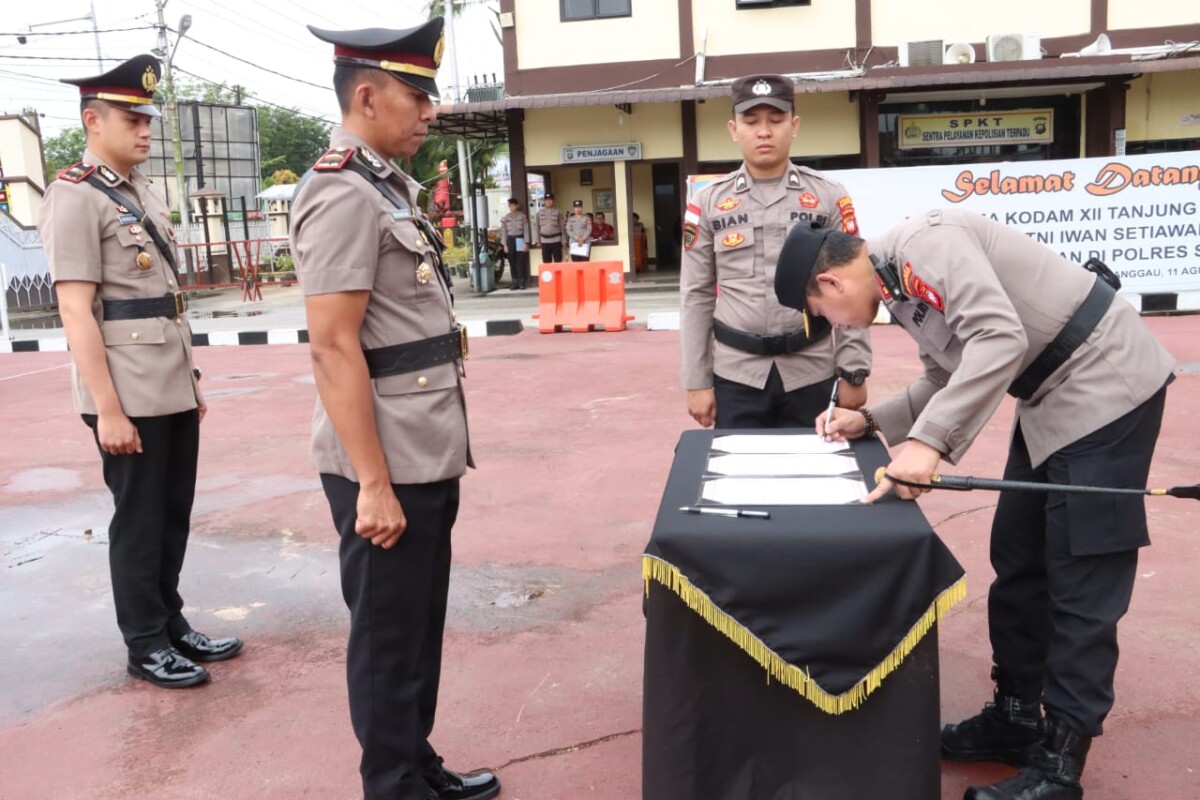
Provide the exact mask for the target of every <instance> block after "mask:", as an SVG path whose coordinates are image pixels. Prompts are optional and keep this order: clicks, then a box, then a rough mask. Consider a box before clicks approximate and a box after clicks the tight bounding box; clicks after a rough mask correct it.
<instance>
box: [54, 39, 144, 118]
mask: <svg viewBox="0 0 1200 800" xmlns="http://www.w3.org/2000/svg"><path fill="white" fill-rule="evenodd" d="M161 77H162V66H161V65H160V64H159V63H158V59H157V58H155V57H154V56H151V55H145V54H143V55H140V56H134V57H133V58H131V59H129V60H128V61H126V62H125V63H123V64H121V65H120V66H117V67H114V68H113V69H110V70H109V71H108V72H106V73H104V74H103V75H96V76H95V77H92V78H63V79H62V83H69V84H71V85H72V86H78V87H79V99H80V100H103V101H104V102H106V103H108V104H110V105H114V106H117V107H118V108H123V109H125V110H126V111H132V112H134V113H135V114H145V115H146V116H147V117H157V116H161V115H160V113H159V111H158V108H157V107H155V105H154V90H155V89H157V88H158V79H159V78H161Z"/></svg>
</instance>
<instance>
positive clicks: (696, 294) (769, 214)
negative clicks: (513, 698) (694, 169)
mask: <svg viewBox="0 0 1200 800" xmlns="http://www.w3.org/2000/svg"><path fill="white" fill-rule="evenodd" d="M795 94H796V87H795V84H794V83H793V82H792V80H791V79H790V78H785V77H783V76H781V75H751V76H749V77H746V78H739V79H738V80H736V81H734V82H733V118H732V119H731V120H729V122H728V127H729V133H730V135H731V136H732V137H733V141H734V142H736V143H737V145H738V148H739V149H740V150H741V151H742V156H743V159H744V161H743V163H742V165H741V167H739V168H738V169H737V170H735V171H734V172H732V173H730V174H729V175H726V176H725V177H723V178H720V179H718V180H716V181H714V182H713V183H711V184H710V185H708V186H706V187H704V188H703V189H701V190H700V191H699V192H698V193H697V194H696V196H695V197H693V198H692V200H691V201H690V202H689V203H688V207H687V214H686V216H685V218H684V226H683V250H684V253H683V266H682V274H681V276H680V349H681V353H682V362H683V369H682V381H683V388H684V389H686V390H687V410H688V413H689V414H690V415H691V416H692V418H693V419H695V420H696V421H697V422H698V423H700V424H701V425H703V426H704V427H706V428H707V427H709V426H711V425H713V424H714V423H715V424H716V426H717V427H718V428H779V427H811V426H812V424H813V420H814V419H815V418H816V416H817V415H818V414H820V413H821V412H822V411H824V410H825V409H826V407H827V405H828V403H829V396H830V393H831V390H832V389H833V388H834V380H835V376H838V377H840V378H841V379H842V380H841V383H840V386H839V388H838V395H839V397H840V398H841V403H842V405H845V406H849V407H851V408H854V407H857V406H859V405H862V404H863V403H864V402H866V398H867V390H866V386H865V382H866V379H867V376H868V375H869V374H870V369H871V349H870V339H869V337H868V334H867V332H866V331H838V332H837V334H836V336H835V335H832V334H831V331H830V328H829V326H828V325H827V324H825V323H823V322H821V321H817V322H816V324H814V325H810V324H809V321H808V320H807V319H806V318H805V317H804V315H803V314H801V313H798V312H795V311H792V310H791V309H787V308H784V307H782V306H781V305H779V302H778V301H777V300H776V299H775V292H774V290H773V288H772V287H773V281H774V276H775V261H776V258H777V256H778V255H779V249H780V248H781V247H782V246H783V240H784V237H785V236H787V232H788V231H789V230H790V229H791V228H792V226H794V225H797V224H806V225H807V224H812V223H816V224H818V225H820V226H823V227H830V228H836V229H839V230H845V231H847V232H849V233H857V232H858V222H857V220H856V219H855V216H854V204H853V203H852V202H851V200H850V196H849V195H848V194H847V192H846V190H845V188H844V187H843V186H842V185H841V184H839V183H837V182H836V181H833V180H830V179H829V178H827V177H825V176H824V175H822V174H821V173H819V172H816V171H814V170H811V169H808V168H807V167H799V166H796V165H794V164H792V163H791V160H790V158H789V151H790V148H791V144H792V140H793V139H795V138H796V132H797V130H798V128H799V126H800V118H799V117H797V116H795V115H794V104H795ZM718 286H719V287H720V296H719V298H718V292H717V287H718Z"/></svg>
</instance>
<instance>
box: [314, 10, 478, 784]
mask: <svg viewBox="0 0 1200 800" xmlns="http://www.w3.org/2000/svg"><path fill="white" fill-rule="evenodd" d="M311 30H312V32H313V34H314V35H316V36H317V37H318V38H319V39H322V40H323V41H326V42H329V43H330V44H332V45H333V46H334V59H333V60H334V63H335V65H336V66H335V67H334V74H333V86H334V92H335V94H336V95H337V98H338V103H339V105H340V106H341V110H342V121H341V124H340V125H339V126H337V127H335V128H334V129H333V131H332V134H331V137H330V148H329V150H328V151H326V152H325V154H324V155H322V156H321V158H320V159H318V161H317V163H316V164H315V165H314V166H313V168H312V169H311V170H310V171H309V172H308V173H306V174H305V176H304V178H303V179H302V181H301V184H300V187H299V188H298V189H297V191H296V200H295V203H294V204H293V211H292V230H291V240H292V252H293V253H294V254H295V258H296V272H297V274H298V276H299V279H300V288H301V291H302V293H303V294H304V299H305V310H306V312H307V315H308V330H309V342H310V347H311V350H312V356H313V374H314V377H315V379H316V385H317V392H318V400H317V408H316V412H315V414H314V418H313V430H312V445H311V451H312V457H313V461H314V462H315V466H316V468H317V472H318V473H319V474H320V476H321V485H322V487H323V489H324V491H325V496H326V499H327V500H328V501H329V506H330V510H331V511H332V515H333V519H334V525H335V527H336V528H337V531H338V533H339V535H340V537H341V545H340V547H339V560H340V566H341V582H342V594H343V597H344V598H345V600H346V604H347V606H348V607H349V609H350V640H349V644H348V646H347V649H346V668H347V669H346V672H347V684H348V693H349V701H350V721H351V724H352V726H353V728H354V733H355V735H356V737H357V738H358V741H359V744H360V745H361V747H362V758H361V761H360V764H359V772H360V774H361V776H362V785H363V794H364V796H365V797H366V798H368V800H483V799H484V798H490V797H494V796H495V795H496V794H498V793H499V791H500V782H499V781H498V780H497V779H496V777H495V776H494V775H492V773H490V772H486V771H485V772H477V773H472V774H467V775H463V774H459V773H457V772H452V771H451V770H448V769H446V768H444V767H443V766H442V759H441V758H440V757H439V756H438V755H437V753H436V751H435V750H434V749H433V746H432V745H431V744H430V742H429V736H430V734H431V732H432V730H433V723H434V714H435V711H436V708H437V695H438V683H439V679H440V676H441V668H442V632H443V629H444V626H445V618H446V602H447V591H448V587H449V581H450V533H451V528H452V526H453V524H454V520H455V518H456V516H457V514H458V505H459V479H460V478H461V476H462V475H463V474H464V473H465V472H466V469H467V467H468V466H472V465H473V462H472V460H471V452H470V445H469V442H468V439H467V418H466V406H465V396H464V391H463V384H462V379H463V375H464V374H465V373H464V371H463V369H462V362H463V359H465V358H466V356H467V348H466V343H465V333H464V331H463V330H462V329H461V327H460V326H458V325H457V323H456V322H455V320H454V314H453V311H452V309H451V297H450V288H449V284H448V281H447V277H446V273H445V270H444V268H443V264H442V260H441V251H440V246H441V239H440V238H439V237H438V236H437V232H436V231H435V230H434V229H433V226H432V225H431V224H430V223H429V221H428V220H427V219H425V216H424V214H423V213H422V212H421V210H420V208H419V207H418V205H417V195H418V192H419V191H420V188H421V187H420V185H419V184H417V182H416V181H414V180H413V179H412V178H410V177H409V176H407V175H405V174H404V173H402V172H401V171H400V170H398V169H397V168H396V167H395V165H394V163H393V161H394V160H395V159H408V158H411V157H412V156H414V155H415V154H416V153H417V151H418V150H419V149H420V147H421V144H422V143H423V142H424V140H425V136H426V135H427V134H428V131H429V126H430V124H431V123H432V122H433V121H434V120H435V119H436V117H437V114H436V111H435V109H434V107H433V104H432V102H431V100H430V97H431V96H436V95H437V93H438V87H437V82H436V79H437V67H438V63H439V62H440V61H441V57H442V43H443V41H444V40H443V38H442V19H441V18H438V19H435V20H432V21H430V22H427V23H425V24H423V25H420V26H417V27H415V28H409V29H407V30H384V29H380V28H372V29H369V30H357V31H329V30H318V29H316V28H312V29H311Z"/></svg>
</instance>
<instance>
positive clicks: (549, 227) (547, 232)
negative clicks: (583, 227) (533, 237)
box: [534, 208, 567, 244]
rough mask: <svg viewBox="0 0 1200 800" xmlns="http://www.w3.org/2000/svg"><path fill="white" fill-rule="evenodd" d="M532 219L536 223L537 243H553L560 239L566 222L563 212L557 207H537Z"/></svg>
mask: <svg viewBox="0 0 1200 800" xmlns="http://www.w3.org/2000/svg"><path fill="white" fill-rule="evenodd" d="M534 221H535V222H536V223H537V243H538V244H555V243H556V242H561V241H562V232H563V228H565V227H566V224H567V223H566V219H565V218H564V215H563V212H561V211H559V210H558V209H557V208H539V209H538V212H537V216H535V217H534Z"/></svg>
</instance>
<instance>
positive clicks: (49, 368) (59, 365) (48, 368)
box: [0, 342, 71, 381]
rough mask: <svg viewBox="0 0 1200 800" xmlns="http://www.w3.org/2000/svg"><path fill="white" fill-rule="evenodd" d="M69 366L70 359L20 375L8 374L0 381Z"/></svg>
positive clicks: (1, 343) (0, 343) (13, 379)
mask: <svg viewBox="0 0 1200 800" xmlns="http://www.w3.org/2000/svg"><path fill="white" fill-rule="evenodd" d="M3 344H4V342H0V345H3ZM69 366H71V362H70V361H68V362H67V363H65V364H58V365H57V366H53V367H46V368H45V369H35V370H33V371H32V372H22V373H21V374H20V375H9V376H8V377H7V378H0V381H15V380H16V379H17V378H24V377H25V376H26V375H37V374H38V373H41V372H53V371H54V370H56V369H62V368H63V367H69Z"/></svg>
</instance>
